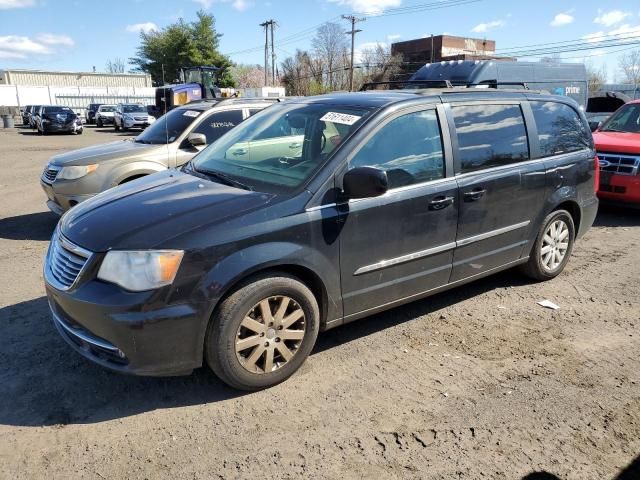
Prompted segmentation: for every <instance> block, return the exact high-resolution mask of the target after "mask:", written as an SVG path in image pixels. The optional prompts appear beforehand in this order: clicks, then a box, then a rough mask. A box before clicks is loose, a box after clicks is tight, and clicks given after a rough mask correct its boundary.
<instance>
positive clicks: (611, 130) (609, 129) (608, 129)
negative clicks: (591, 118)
mask: <svg viewBox="0 0 640 480" xmlns="http://www.w3.org/2000/svg"><path fill="white" fill-rule="evenodd" d="M602 131H603V132H618V133H629V132H627V131H625V130H618V129H617V128H605V129H604V130H602Z"/></svg>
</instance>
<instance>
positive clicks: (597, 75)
mask: <svg viewBox="0 0 640 480" xmlns="http://www.w3.org/2000/svg"><path fill="white" fill-rule="evenodd" d="M584 66H585V68H586V69H587V81H588V83H589V91H590V92H597V91H598V90H600V88H601V87H602V85H604V84H605V83H607V69H606V67H605V66H604V65H602V66H601V67H600V68H596V67H595V66H594V65H593V63H591V62H587V63H585V65H584Z"/></svg>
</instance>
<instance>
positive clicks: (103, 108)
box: [99, 107, 115, 112]
mask: <svg viewBox="0 0 640 480" xmlns="http://www.w3.org/2000/svg"><path fill="white" fill-rule="evenodd" d="M114 109H115V107H100V109H99V111H100V112H113V110H114Z"/></svg>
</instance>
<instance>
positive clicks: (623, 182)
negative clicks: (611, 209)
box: [598, 171, 640, 204]
mask: <svg viewBox="0 0 640 480" xmlns="http://www.w3.org/2000/svg"><path fill="white" fill-rule="evenodd" d="M598 197H600V199H601V200H606V201H611V202H615V203H623V204H626V203H628V204H640V175H617V174H614V173H609V172H603V171H601V172H600V188H599V190H598Z"/></svg>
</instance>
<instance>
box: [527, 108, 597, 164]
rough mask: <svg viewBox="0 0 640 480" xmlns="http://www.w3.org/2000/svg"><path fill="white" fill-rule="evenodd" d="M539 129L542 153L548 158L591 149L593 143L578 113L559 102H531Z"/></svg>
mask: <svg viewBox="0 0 640 480" xmlns="http://www.w3.org/2000/svg"><path fill="white" fill-rule="evenodd" d="M530 104H531V110H532V111H533V117H534V118H535V120H536V126H537V127H538V139H539V141H540V153H541V154H542V156H544V157H547V156H550V155H559V154H562V153H569V152H575V151H578V150H582V149H585V148H589V147H590V144H591V142H590V141H589V136H588V134H587V132H586V129H585V127H584V125H583V123H582V120H580V117H579V116H578V113H577V112H576V111H575V110H574V109H573V108H571V107H570V106H569V105H565V104H564V103H557V102H530Z"/></svg>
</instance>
